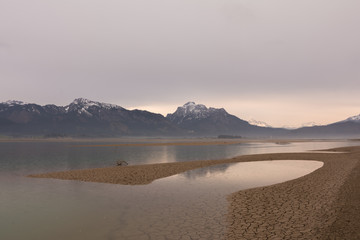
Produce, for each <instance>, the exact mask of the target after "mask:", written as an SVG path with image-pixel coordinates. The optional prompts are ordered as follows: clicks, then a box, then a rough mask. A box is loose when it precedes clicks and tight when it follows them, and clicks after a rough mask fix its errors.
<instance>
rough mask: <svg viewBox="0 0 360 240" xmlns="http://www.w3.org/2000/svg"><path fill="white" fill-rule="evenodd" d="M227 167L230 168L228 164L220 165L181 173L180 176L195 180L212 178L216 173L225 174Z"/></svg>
mask: <svg viewBox="0 0 360 240" xmlns="http://www.w3.org/2000/svg"><path fill="white" fill-rule="evenodd" d="M229 167H230V164H221V165H215V166H211V167H204V168H199V169H194V170H191V171H187V172H184V173H181V174H180V175H182V176H184V177H186V178H188V179H192V180H195V179H197V178H202V177H212V176H214V175H216V174H218V173H225V172H226V170H227V169H228V168H229Z"/></svg>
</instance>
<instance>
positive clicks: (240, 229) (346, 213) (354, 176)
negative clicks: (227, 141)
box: [226, 147, 360, 240]
mask: <svg viewBox="0 0 360 240" xmlns="http://www.w3.org/2000/svg"><path fill="white" fill-rule="evenodd" d="M346 150H347V151H350V152H349V153H342V154H326V153H325V154H322V155H311V154H308V153H304V154H301V153H300V154H276V158H277V159H284V158H286V159H292V158H293V157H296V158H301V159H309V160H310V159H316V160H320V161H323V162H324V166H323V167H322V168H320V169H318V170H316V171H315V172H313V173H311V174H309V175H306V176H304V177H301V178H298V179H295V180H291V181H289V182H285V183H281V184H277V185H273V186H269V187H263V188H255V189H249V190H244V191H239V192H237V193H234V194H232V195H231V196H229V197H228V201H229V204H230V207H229V211H228V217H227V223H228V229H227V234H226V239H274V240H275V239H360V217H359V216H360V211H359V210H360V207H359V204H360V195H359V191H360V164H359V163H360V162H359V159H360V149H359V148H358V147H353V148H342V149H339V150H338V151H346ZM271 157H274V155H272V156H271Z"/></svg>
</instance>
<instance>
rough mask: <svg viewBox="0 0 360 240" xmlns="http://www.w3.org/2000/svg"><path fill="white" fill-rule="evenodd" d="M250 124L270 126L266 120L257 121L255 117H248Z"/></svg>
mask: <svg viewBox="0 0 360 240" xmlns="http://www.w3.org/2000/svg"><path fill="white" fill-rule="evenodd" d="M248 122H249V123H250V124H251V125H254V126H258V127H269V128H271V127H272V126H271V125H269V124H267V123H266V122H262V121H257V120H255V119H250V120H249V121H248Z"/></svg>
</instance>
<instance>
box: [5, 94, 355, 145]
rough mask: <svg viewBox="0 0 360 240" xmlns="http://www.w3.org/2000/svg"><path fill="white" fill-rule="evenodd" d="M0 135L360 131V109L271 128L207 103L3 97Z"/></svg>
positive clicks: (343, 133) (292, 134)
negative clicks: (133, 104)
mask: <svg viewBox="0 0 360 240" xmlns="http://www.w3.org/2000/svg"><path fill="white" fill-rule="evenodd" d="M0 135H2V136H15V137H16V136H45V137H62V136H72V137H122V136H167V137H181V136H182V137H184V136H186V137H198V136H217V135H233V136H243V137H265V138H270V137H294V138H296V137H300V138H303V137H317V138H319V137H359V136H360V115H357V116H354V117H350V118H347V119H345V120H343V121H340V122H337V123H333V124H329V125H324V126H310V127H302V128H298V129H285V128H272V127H270V126H269V125H266V124H265V123H263V122H259V121H251V122H250V123H249V122H247V121H245V120H242V119H240V118H238V117H236V116H234V115H231V114H229V113H228V112H227V111H226V110H225V109H223V108H219V109H217V108H212V107H210V108H208V107H206V106H205V105H202V104H196V103H194V102H188V103H186V104H185V105H183V106H180V107H178V108H177V110H176V111H175V112H174V113H171V114H168V115H167V116H166V117H164V116H163V115H161V114H156V113H151V112H148V111H142V110H127V109H125V108H123V107H120V106H118V105H114V104H107V103H100V102H95V101H91V100H88V99H84V98H78V99H75V100H74V101H73V102H71V103H70V104H69V105H67V106H56V105H44V106H40V105H38V104H32V103H23V102H20V101H7V102H3V103H0Z"/></svg>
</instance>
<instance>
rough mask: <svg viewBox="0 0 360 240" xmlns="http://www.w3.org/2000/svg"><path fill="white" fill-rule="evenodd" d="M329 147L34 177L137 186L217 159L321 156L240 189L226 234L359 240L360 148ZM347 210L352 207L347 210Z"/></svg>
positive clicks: (231, 200)
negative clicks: (298, 173)
mask: <svg viewBox="0 0 360 240" xmlns="http://www.w3.org/2000/svg"><path fill="white" fill-rule="evenodd" d="M328 151H332V152H336V154H333V153H327V152H325V153H319V152H316V153H312V152H303V153H274V154H257V155H245V156H239V157H234V158H232V159H222V160H205V161H190V162H174V163H159V164H148V165H134V166H125V167H109V168H98V169H83V170H72V171H66V172H55V173H44V174H33V175H30V176H29V177H37V178H56V179H65V180H77V181H89V182H101V183H113V184H127V185H138V184H149V183H151V182H152V181H154V180H156V179H160V178H164V177H168V176H171V175H174V174H179V173H182V172H185V171H188V170H192V169H196V168H202V167H207V166H212V165H218V164H226V163H236V162H249V161H264V160H297V159H302V160H317V161H322V162H324V166H323V167H322V168H320V169H318V170H316V171H314V172H312V173H310V174H308V175H305V176H303V177H300V178H297V179H294V180H290V181H287V182H283V183H279V184H275V185H271V186H267V187H260V188H253V189H247V190H241V191H239V192H235V193H233V194H231V195H230V196H228V197H227V200H228V202H229V208H228V214H227V219H226V224H227V226H228V227H227V233H226V239H266V238H269V239H276V238H278V239H328V238H333V236H338V237H339V239H341V237H344V236H345V238H342V239H359V238H360V233H358V232H359V231H358V229H360V219H359V217H358V215H360V214H359V213H360V212H359V207H357V206H360V197H359V190H358V189H359V185H360V172H359V171H360V147H344V148H337V149H331V150H328ZM355 203H356V204H357V205H356V206H355ZM354 207H357V208H356V209H355V208H354ZM344 209H347V211H346V212H344Z"/></svg>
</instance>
